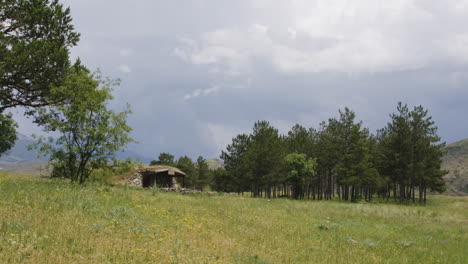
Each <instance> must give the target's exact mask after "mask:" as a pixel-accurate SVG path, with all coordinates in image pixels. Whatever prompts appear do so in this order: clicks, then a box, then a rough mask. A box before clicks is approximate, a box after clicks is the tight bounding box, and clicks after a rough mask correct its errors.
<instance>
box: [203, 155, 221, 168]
mask: <svg viewBox="0 0 468 264" xmlns="http://www.w3.org/2000/svg"><path fill="white" fill-rule="evenodd" d="M206 163H208V167H209V168H210V170H216V169H218V168H224V163H223V162H222V161H221V160H219V159H214V158H211V159H206Z"/></svg>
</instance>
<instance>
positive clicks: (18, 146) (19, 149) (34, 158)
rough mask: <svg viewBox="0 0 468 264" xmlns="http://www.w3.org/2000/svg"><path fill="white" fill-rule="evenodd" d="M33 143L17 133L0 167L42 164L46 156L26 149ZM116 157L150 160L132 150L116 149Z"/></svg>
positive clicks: (2, 158)
mask: <svg viewBox="0 0 468 264" xmlns="http://www.w3.org/2000/svg"><path fill="white" fill-rule="evenodd" d="M33 143H35V141H34V139H32V138H30V137H28V136H25V135H23V134H19V133H18V139H17V140H16V142H15V146H14V147H13V148H12V149H10V150H9V151H7V152H6V153H4V154H3V155H1V156H0V168H7V169H8V168H17V167H24V165H26V163H28V164H42V163H44V162H45V161H47V160H48V158H47V157H38V152H37V151H36V150H28V148H27V147H28V146H29V145H31V144H33ZM116 158H117V159H119V160H124V159H126V158H131V159H132V160H136V159H137V158H139V159H140V160H141V161H143V162H144V163H146V164H149V163H150V162H151V159H150V158H148V157H145V156H142V155H140V154H138V153H136V152H134V151H131V150H126V151H123V152H122V151H117V152H116Z"/></svg>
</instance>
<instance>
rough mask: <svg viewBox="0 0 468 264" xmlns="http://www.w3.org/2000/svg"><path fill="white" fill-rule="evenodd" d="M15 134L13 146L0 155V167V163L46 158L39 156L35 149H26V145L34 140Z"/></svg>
mask: <svg viewBox="0 0 468 264" xmlns="http://www.w3.org/2000/svg"><path fill="white" fill-rule="evenodd" d="M17 136H18V139H17V140H16V142H15V146H14V147H13V148H12V149H10V150H9V151H7V152H6V153H4V154H3V155H1V156H0V167H1V165H2V164H9V163H24V162H36V161H44V160H47V158H44V157H43V158H39V157H38V152H37V151H35V150H28V148H27V147H28V146H29V145H31V144H33V143H34V142H35V141H34V140H33V139H32V138H29V137H27V136H25V135H22V134H18V135H17Z"/></svg>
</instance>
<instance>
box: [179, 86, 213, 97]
mask: <svg viewBox="0 0 468 264" xmlns="http://www.w3.org/2000/svg"><path fill="white" fill-rule="evenodd" d="M218 90H219V87H218V86H212V87H210V88H206V89H196V90H195V91H193V92H192V93H187V94H185V95H184V100H189V99H193V98H197V97H199V96H201V95H203V96H207V95H210V94H212V93H215V92H217V91H218Z"/></svg>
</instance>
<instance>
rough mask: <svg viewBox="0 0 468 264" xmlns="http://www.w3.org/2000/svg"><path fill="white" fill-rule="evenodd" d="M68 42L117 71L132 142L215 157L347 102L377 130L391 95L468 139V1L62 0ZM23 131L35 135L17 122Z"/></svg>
mask: <svg viewBox="0 0 468 264" xmlns="http://www.w3.org/2000/svg"><path fill="white" fill-rule="evenodd" d="M62 2H63V3H65V5H67V6H70V8H71V11H72V16H73V18H74V24H75V25H76V28H77V30H78V31H79V32H80V33H81V41H80V43H79V46H77V47H75V48H74V49H73V50H72V55H73V56H74V57H80V58H81V60H82V61H83V62H84V64H85V65H87V66H88V67H89V68H91V69H97V68H99V69H101V71H102V72H104V73H105V74H107V75H108V76H110V77H113V78H121V79H122V84H121V86H120V87H118V88H116V90H115V96H116V100H115V102H114V103H113V107H114V108H115V109H121V108H122V107H123V105H124V104H125V103H126V102H128V103H130V104H131V105H132V109H133V115H132V116H131V117H130V120H129V122H130V124H131V125H132V127H133V128H134V131H133V137H134V138H135V139H137V140H138V141H139V142H140V143H139V144H137V145H131V146H130V149H131V150H134V151H136V152H139V153H141V154H142V155H144V156H148V157H156V156H157V155H158V153H159V152H170V153H173V154H176V155H182V154H187V155H189V156H192V157H196V156H198V155H203V156H205V157H218V156H219V153H220V151H221V149H222V148H224V146H225V145H226V144H228V143H230V140H231V138H232V137H233V136H235V135H237V134H238V133H241V132H242V133H243V132H249V131H250V130H251V127H252V125H253V123H254V122H255V121H256V120H268V121H270V122H271V123H272V124H273V125H275V126H276V127H278V128H279V129H280V131H281V132H283V133H285V132H287V131H288V129H289V128H290V127H292V126H293V125H294V124H296V123H300V124H302V125H304V126H306V127H317V126H318V123H319V122H320V121H322V120H326V119H328V118H329V117H333V116H336V115H337V111H338V109H339V108H344V107H345V106H348V107H350V108H351V109H352V110H354V111H355V112H356V114H357V116H358V119H360V120H363V121H364V124H365V125H366V126H367V127H369V128H370V129H371V131H375V130H376V129H378V128H381V127H383V126H385V124H386V123H387V122H388V120H389V118H388V115H389V113H391V112H393V111H395V108H396V104H397V102H398V101H403V102H405V103H408V104H409V105H410V106H413V105H419V104H422V105H423V106H424V107H426V108H427V109H429V111H430V114H431V115H432V116H433V118H434V120H435V121H436V124H437V125H438V126H439V134H440V135H441V136H442V138H443V140H445V141H447V142H449V143H451V142H454V141H457V140H460V139H464V138H467V137H468V119H467V114H468V28H467V27H466V25H468V15H467V14H468V1H467V0H445V1H439V0H392V1H388V0H359V1H356V0H349V1H346V0H323V1H322V0H317V1H315V0H287V1H286V0H285V1H280V0H236V1H232V0H171V1H163V0H157V1H156V0H138V1H130V0H112V1H111V0H66V1H65V0H63V1H62ZM19 120H20V125H21V128H20V131H21V132H22V133H24V134H31V132H35V131H37V129H35V128H34V127H33V126H32V125H31V124H29V123H28V121H26V120H24V118H21V117H19Z"/></svg>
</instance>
